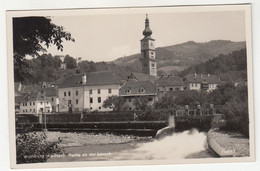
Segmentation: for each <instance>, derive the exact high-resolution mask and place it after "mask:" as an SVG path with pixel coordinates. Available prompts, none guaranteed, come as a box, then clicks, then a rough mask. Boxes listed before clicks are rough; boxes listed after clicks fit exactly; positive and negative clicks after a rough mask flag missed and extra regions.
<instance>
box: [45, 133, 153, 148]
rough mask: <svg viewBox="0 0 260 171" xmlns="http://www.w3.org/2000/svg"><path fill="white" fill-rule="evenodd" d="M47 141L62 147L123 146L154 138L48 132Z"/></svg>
mask: <svg viewBox="0 0 260 171" xmlns="http://www.w3.org/2000/svg"><path fill="white" fill-rule="evenodd" d="M46 136H47V141H50V142H52V141H58V140H59V139H60V140H61V143H60V144H59V145H60V147H80V146H86V145H104V144H122V143H129V142H133V141H147V140H150V139H152V137H138V136H134V135H114V134H109V133H102V134H101V133H99V134H93V133H84V132H81V133H79V132H58V131H57V132H51V131H48V132H46Z"/></svg>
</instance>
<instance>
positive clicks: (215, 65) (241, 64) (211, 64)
mask: <svg viewBox="0 0 260 171" xmlns="http://www.w3.org/2000/svg"><path fill="white" fill-rule="evenodd" d="M246 69H247V57H246V49H241V50H239V51H233V52H232V53H229V54H227V55H223V54H221V55H219V56H218V57H216V58H213V59H210V60H208V61H206V62H203V63H201V64H198V65H194V66H191V67H189V68H187V69H185V70H183V71H181V72H180V73H179V74H178V75H179V76H180V77H184V76H185V75H187V74H190V73H195V72H196V73H204V74H215V75H219V74H223V73H227V72H229V71H244V70H246Z"/></svg>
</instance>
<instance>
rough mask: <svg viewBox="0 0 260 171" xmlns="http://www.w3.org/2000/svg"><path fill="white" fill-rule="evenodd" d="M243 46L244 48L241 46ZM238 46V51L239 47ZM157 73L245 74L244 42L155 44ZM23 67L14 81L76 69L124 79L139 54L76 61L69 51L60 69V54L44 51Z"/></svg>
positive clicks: (59, 75) (137, 63) (47, 78)
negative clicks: (111, 74) (101, 72)
mask: <svg viewBox="0 0 260 171" xmlns="http://www.w3.org/2000/svg"><path fill="white" fill-rule="evenodd" d="M240 49H243V50H240ZM239 50H240V51H239ZM156 53H157V59H158V75H161V74H174V75H179V76H181V77H183V76H185V75H186V74H188V73H194V72H197V73H205V74H207V73H209V74H216V75H220V74H221V76H222V77H223V78H224V79H229V77H231V78H232V77H235V78H236V77H240V75H241V72H242V75H244V76H246V50H245V42H231V41H223V40H217V41H211V42H207V43H195V42H191V41H190V42H186V43H183V44H178V45H174V46H168V47H163V48H157V49H156ZM24 62H25V64H26V65H24V66H23V67H22V68H19V69H16V68H15V81H16V82H18V81H20V82H22V83H23V84H38V83H41V82H43V81H47V82H53V81H55V80H57V79H59V78H62V77H66V76H68V75H71V74H75V73H86V72H95V71H111V72H115V73H116V74H117V75H118V78H119V79H120V80H125V79H127V75H129V74H130V73H131V72H141V61H140V54H135V55H131V56H128V57H124V58H119V59H117V60H115V61H111V62H93V61H88V60H84V61H82V62H81V63H80V64H79V65H77V63H76V59H75V58H74V57H71V56H69V55H66V56H65V57H64V62H65V63H66V65H67V69H65V70H62V69H60V65H61V62H62V60H61V58H60V56H52V55H51V54H43V55H40V56H38V57H35V58H32V59H26V60H25V61H24Z"/></svg>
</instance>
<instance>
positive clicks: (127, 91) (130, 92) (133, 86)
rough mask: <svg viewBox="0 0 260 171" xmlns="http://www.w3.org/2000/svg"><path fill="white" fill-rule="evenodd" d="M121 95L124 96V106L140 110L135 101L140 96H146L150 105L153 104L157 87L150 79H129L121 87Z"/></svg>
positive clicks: (127, 108) (128, 108)
mask: <svg viewBox="0 0 260 171" xmlns="http://www.w3.org/2000/svg"><path fill="white" fill-rule="evenodd" d="M119 96H122V97H123V98H124V102H125V103H124V106H123V108H124V107H125V108H126V110H139V109H138V108H137V107H136V106H135V104H134V101H135V100H137V99H138V98H142V97H146V98H147V100H148V104H147V105H149V106H153V104H154V102H155V100H156V88H155V86H154V84H153V83H151V82H150V81H149V80H147V81H138V80H133V79H132V80H128V81H127V82H125V83H124V84H123V85H122V86H121V87H120V89H119Z"/></svg>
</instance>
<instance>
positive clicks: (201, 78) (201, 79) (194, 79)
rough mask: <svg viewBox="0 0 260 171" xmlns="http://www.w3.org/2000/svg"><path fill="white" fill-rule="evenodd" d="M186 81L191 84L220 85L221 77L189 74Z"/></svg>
mask: <svg viewBox="0 0 260 171" xmlns="http://www.w3.org/2000/svg"><path fill="white" fill-rule="evenodd" d="M185 81H186V82H190V83H211V84H213V83H214V84H220V80H219V77H218V76H216V75H202V74H188V75H186V76H185Z"/></svg>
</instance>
